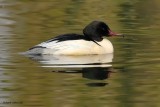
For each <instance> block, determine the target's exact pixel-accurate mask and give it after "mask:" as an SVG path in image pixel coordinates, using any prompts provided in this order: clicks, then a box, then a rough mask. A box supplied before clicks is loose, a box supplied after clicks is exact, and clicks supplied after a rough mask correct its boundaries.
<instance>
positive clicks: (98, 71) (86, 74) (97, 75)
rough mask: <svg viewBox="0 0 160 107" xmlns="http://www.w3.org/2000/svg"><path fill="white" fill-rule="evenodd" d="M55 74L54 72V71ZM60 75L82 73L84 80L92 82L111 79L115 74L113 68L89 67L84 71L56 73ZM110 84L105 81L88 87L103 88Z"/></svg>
mask: <svg viewBox="0 0 160 107" xmlns="http://www.w3.org/2000/svg"><path fill="white" fill-rule="evenodd" d="M53 72H54V71H53ZM56 72H59V73H82V77H83V78H87V79H91V80H105V79H108V78H109V77H110V74H111V73H113V72H114V71H113V68H112V67H88V68H82V70H73V71H56ZM107 84H108V83H105V82H104V81H99V82H92V83H87V84H86V85H88V86H91V87H103V86H106V85H107Z"/></svg>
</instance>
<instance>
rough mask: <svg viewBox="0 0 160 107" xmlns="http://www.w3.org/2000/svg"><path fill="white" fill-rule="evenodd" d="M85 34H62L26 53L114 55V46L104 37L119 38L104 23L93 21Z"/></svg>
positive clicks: (84, 31)
mask: <svg viewBox="0 0 160 107" xmlns="http://www.w3.org/2000/svg"><path fill="white" fill-rule="evenodd" d="M83 34H84V35H80V34H74V33H71V34H62V35H59V36H56V37H54V38H52V39H50V40H48V41H45V42H42V43H40V44H38V45H35V46H34V47H32V48H30V49H29V50H28V51H26V54H33V55H44V54H45V55H46V54H50V55H51V54H53V55H96V54H108V53H113V51H114V49H113V45H112V43H111V42H110V41H109V40H108V39H106V38H105V39H104V38H103V37H104V36H106V37H110V36H118V35H120V34H117V33H114V32H112V31H111V29H110V28H109V27H108V25H107V24H105V23H104V22H102V21H92V22H91V23H89V24H88V25H87V26H86V27H85V28H84V29H83Z"/></svg>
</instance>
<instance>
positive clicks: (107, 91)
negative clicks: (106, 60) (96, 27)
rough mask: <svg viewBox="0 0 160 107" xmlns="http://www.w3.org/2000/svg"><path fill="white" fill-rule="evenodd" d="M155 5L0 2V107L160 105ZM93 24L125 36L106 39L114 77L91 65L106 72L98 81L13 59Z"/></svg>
mask: <svg viewBox="0 0 160 107" xmlns="http://www.w3.org/2000/svg"><path fill="white" fill-rule="evenodd" d="M159 4H160V1H159V0H152V1H151V0H132V1H131V0H117V1H114V0H63V1H59V0H45V1H44V0H0V86H1V87H0V106H1V105H2V107H3V106H10V107H23V106H27V107H35V106H39V107H90V106H92V107H159V106H160V100H159V99H160V93H159V92H160V79H159V77H160V73H159V71H160V64H159V63H160V54H159V52H160V48H159V44H160V42H159V39H160V30H159V27H160V5H159ZM92 20H102V21H105V22H107V23H108V24H109V26H110V28H111V29H113V30H114V31H116V32H120V33H124V34H125V35H126V36H125V38H109V39H110V40H111V41H112V43H113V45H114V48H115V53H114V58H113V61H112V63H110V64H111V65H112V66H111V68H110V69H111V70H112V72H111V73H108V72H106V71H107V70H108V69H109V68H107V69H106V68H105V69H103V68H101V67H100V68H97V69H98V70H99V71H102V72H105V73H102V74H103V75H105V74H106V77H104V78H103V77H101V80H99V79H95V77H94V75H92V73H90V72H89V69H85V70H86V71H88V73H89V74H84V73H87V72H84V71H83V72H82V69H83V70H84V68H82V67H81V68H80V67H79V68H74V67H72V68H61V67H58V68H53V67H44V64H43V63H40V62H39V61H37V60H36V61H35V60H30V59H29V58H27V57H25V56H22V55H19V54H18V53H19V52H23V51H26V50H27V49H28V48H30V47H32V46H33V45H36V44H38V43H40V42H42V41H45V40H48V39H50V38H52V37H54V36H56V35H59V34H63V33H79V34H82V29H83V27H84V26H85V25H86V24H88V23H89V22H90V21H92ZM91 69H92V70H95V72H96V68H92V67H91ZM59 71H62V72H59ZM66 71H70V72H71V71H72V73H64V72H66ZM73 71H78V73H75V72H74V73H73ZM88 75H90V78H89V77H88ZM108 75H109V76H108ZM86 76H87V77H88V78H84V77H86ZM93 77H94V79H93ZM102 78H103V79H102ZM96 85H101V86H96ZM5 102H10V103H9V104H6V103H5ZM14 102H17V103H14Z"/></svg>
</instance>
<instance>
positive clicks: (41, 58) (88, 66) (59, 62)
mask: <svg viewBox="0 0 160 107" xmlns="http://www.w3.org/2000/svg"><path fill="white" fill-rule="evenodd" d="M27 57H29V58H30V59H32V60H36V61H38V62H40V63H41V64H42V67H46V68H53V69H57V68H60V69H62V68H63V69H64V70H63V71H62V70H60V71H54V72H58V73H82V77H83V78H87V79H92V80H100V82H98V83H97V82H94V83H88V84H87V85H88V86H93V87H94V86H95V87H96V86H97V87H98V86H99V87H100V86H105V85H107V83H105V82H104V81H102V80H105V79H107V78H109V77H110V73H112V72H113V68H112V64H111V62H112V59H113V54H106V55H88V56H52V55H29V56H28V55H27ZM68 69H70V70H68ZM73 69H74V70H73Z"/></svg>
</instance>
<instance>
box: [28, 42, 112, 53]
mask: <svg viewBox="0 0 160 107" xmlns="http://www.w3.org/2000/svg"><path fill="white" fill-rule="evenodd" d="M97 43H98V44H99V45H100V46H99V45H98V44H96V43H95V42H93V41H86V40H68V41H62V42H57V41H52V42H48V43H47V42H43V43H41V44H39V45H36V46H41V47H46V48H37V49H36V48H33V49H31V50H29V51H27V52H28V53H29V54H54V55H91V54H107V53H113V46H112V43H111V42H110V41H109V40H107V39H103V40H102V41H101V42H97Z"/></svg>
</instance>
